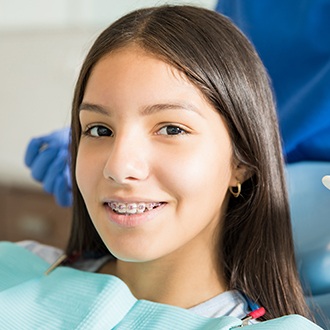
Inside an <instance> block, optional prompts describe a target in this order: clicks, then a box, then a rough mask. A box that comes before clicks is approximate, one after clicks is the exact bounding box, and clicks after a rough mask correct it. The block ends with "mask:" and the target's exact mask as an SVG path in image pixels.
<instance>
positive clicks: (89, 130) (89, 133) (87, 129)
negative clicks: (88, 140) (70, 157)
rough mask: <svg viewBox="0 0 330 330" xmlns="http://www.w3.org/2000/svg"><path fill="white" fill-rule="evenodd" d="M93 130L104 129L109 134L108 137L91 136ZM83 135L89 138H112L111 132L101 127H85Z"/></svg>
mask: <svg viewBox="0 0 330 330" xmlns="http://www.w3.org/2000/svg"><path fill="white" fill-rule="evenodd" d="M93 129H104V130H106V131H108V132H110V135H100V136H95V135H93V134H92V130H93ZM83 135H85V136H89V137H94V138H101V137H104V136H110V137H112V136H113V131H112V130H111V129H109V128H107V127H105V126H103V125H93V126H89V127H87V128H86V129H85V130H84V131H83Z"/></svg>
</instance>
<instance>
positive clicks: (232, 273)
mask: <svg viewBox="0 0 330 330" xmlns="http://www.w3.org/2000/svg"><path fill="white" fill-rule="evenodd" d="M133 43H134V44H136V45H138V46H139V47H141V48H142V49H144V50H145V51H146V52H148V53H150V54H152V55H154V56H156V57H158V58H160V59H162V60H163V61H165V62H167V63H169V64H170V65H172V66H173V67H175V68H176V69H178V70H179V71H180V72H182V73H183V74H184V75H186V77H187V78H188V79H189V80H190V81H191V83H193V84H194V85H195V86H197V87H198V88H199V89H200V90H201V92H202V93H203V94H204V96H205V97H206V99H207V100H208V101H209V102H210V104H212V105H213V107H214V108H215V109H216V110H217V111H218V112H219V113H220V115H221V116H222V117H223V118H224V119H225V121H226V123H227V125H228V128H229V134H230V136H231V139H232V144H233V150H234V158H235V159H236V160H237V161H238V162H240V163H243V164H245V165H246V166H248V168H249V169H250V172H251V177H250V178H249V179H248V180H247V181H246V182H244V184H243V185H242V194H241V195H240V196H239V197H238V198H234V197H231V199H230V201H229V205H228V210H227V214H226V216H225V219H224V220H223V225H222V231H221V238H219V246H218V251H219V256H221V258H219V262H220V263H221V266H220V267H221V269H224V273H225V278H226V280H227V282H228V286H229V289H237V290H240V291H242V292H244V293H245V294H247V295H248V296H249V297H250V298H251V299H253V300H254V301H256V302H257V303H259V304H260V305H262V306H264V307H265V308H266V310H267V312H268V313H267V314H266V318H273V317H279V316H282V315H286V314H292V313H297V314H301V315H304V316H308V308H307V307H306V304H305V301H304V297H303V294H302V289H301V286H300V282H299V279H298V275H297V271H296V265H295V258H294V249H293V241H292V233H291V222H290V215H289V207H288V200H287V193H286V186H285V180H284V172H283V160H282V156H281V155H282V150H281V143H280V138H279V133H278V127H277V118H276V113H275V109H274V101H273V97H272V92H271V89H270V85H269V79H268V76H267V74H266V72H265V69H264V67H263V65H262V63H261V61H260V60H259V57H258V56H257V54H256V52H255V50H254V48H253V47H252V46H251V44H250V43H249V42H248V41H247V39H246V38H245V37H244V36H243V35H242V33H241V32H240V31H239V30H238V29H237V28H236V27H235V26H234V25H233V24H232V23H231V22H230V20H229V19H227V18H225V17H224V16H222V15H220V14H218V13H216V12H213V11H211V10H207V9H203V8H196V7H191V6H161V7H155V8H147V9H140V10H137V11H134V12H132V13H130V14H127V15H126V16H124V17H122V18H121V19H119V20H117V21H116V22H115V23H113V24H112V25H111V26H110V27H109V28H107V29H106V30H105V31H104V32H103V33H101V35H100V36H99V37H98V39H97V40H96V41H95V43H94V45H93V46H92V48H91V50H90V52H89V54H88V55H87V57H86V60H85V62H84V64H83V66H82V69H81V72H80V76H79V78H78V81H77V85H76V89H75V93H74V100H73V108H72V127H71V128H72V136H71V139H72V141H71V149H72V155H71V156H72V177H73V180H72V181H73V196H74V206H73V225H72V232H71V237H70V241H69V244H68V247H67V253H68V254H69V255H70V254H72V253H74V252H77V251H78V252H81V253H89V252H93V253H94V254H96V255H97V254H106V253H110V252H109V251H108V250H107V249H106V247H105V245H104V243H103V242H102V240H101V238H100V236H99V235H98V233H97V232H96V230H95V228H94V226H93V224H92V221H91V219H90V217H89V214H88V212H87V209H86V206H85V203H84V201H83V198H82V196H81V194H80V192H79V189H78V187H77V185H76V180H75V165H76V157H77V151H78V147H79V140H80V135H81V128H80V124H79V117H78V115H79V110H78V109H79V106H80V104H81V102H82V99H83V96H84V92H85V88H86V84H87V81H88V79H89V76H90V74H91V71H92V70H93V68H94V66H95V64H96V63H97V62H98V61H99V60H100V59H101V58H103V57H104V56H106V55H107V54H109V53H110V52H111V51H113V50H116V49H118V48H121V47H125V46H127V45H129V44H133ZM209 198H210V197H209ZM220 242H221V243H220Z"/></svg>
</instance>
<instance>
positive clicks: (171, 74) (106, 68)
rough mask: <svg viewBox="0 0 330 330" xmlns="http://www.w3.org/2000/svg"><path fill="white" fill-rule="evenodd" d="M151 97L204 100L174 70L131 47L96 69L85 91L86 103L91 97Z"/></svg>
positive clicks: (109, 58) (193, 87) (103, 62)
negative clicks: (193, 96) (196, 98)
mask: <svg viewBox="0 0 330 330" xmlns="http://www.w3.org/2000/svg"><path fill="white" fill-rule="evenodd" d="M137 91H138V92H139V93H140V94H141V95H143V94H147V96H148V98H150V100H151V99H152V97H153V96H154V97H158V98H162V97H163V98H165V99H166V98H170V97H174V96H175V97H179V98H180V97H181V98H184V97H187V96H188V94H194V95H195V97H199V98H203V99H204V101H206V102H207V100H206V98H205V97H204V95H203V94H202V92H201V91H200V90H199V89H198V88H197V87H196V86H195V85H194V84H193V83H192V82H190V81H189V80H188V78H187V77H186V75H185V74H184V73H182V72H181V71H179V70H178V69H176V68H175V67H174V66H172V65H170V64H169V63H167V62H165V61H164V60H162V59H160V58H159V57H158V56H155V55H153V54H151V53H149V52H147V51H145V50H143V49H142V48H140V47H138V46H135V45H130V46H127V47H124V48H120V49H118V50H115V51H113V52H111V53H109V54H107V55H106V56H104V57H103V58H102V59H101V60H99V61H98V62H97V63H96V65H95V66H94V68H93V70H92V72H91V75H90V77H89V79H88V82H87V86H86V89H85V93H84V94H85V95H84V100H85V99H86V98H87V99H89V98H90V97H92V96H93V97H94V96H98V97H99V98H104V97H106V96H109V97H110V96H112V97H114V96H116V95H125V94H126V95H129V93H130V94H131V98H133V97H134V96H137V95H136V94H137V93H136V92H137Z"/></svg>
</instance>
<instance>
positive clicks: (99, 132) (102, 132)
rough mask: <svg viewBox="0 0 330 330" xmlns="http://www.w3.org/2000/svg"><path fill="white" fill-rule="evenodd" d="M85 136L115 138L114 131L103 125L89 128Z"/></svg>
mask: <svg viewBox="0 0 330 330" xmlns="http://www.w3.org/2000/svg"><path fill="white" fill-rule="evenodd" d="M85 134H86V135H89V136H93V137H102V136H113V132H112V130H110V129H109V128H107V127H105V126H101V125H96V126H92V127H89V128H88V129H87V131H86V133H85Z"/></svg>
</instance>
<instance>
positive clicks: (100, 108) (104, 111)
mask: <svg viewBox="0 0 330 330" xmlns="http://www.w3.org/2000/svg"><path fill="white" fill-rule="evenodd" d="M78 110H79V112H80V111H81V110H88V111H92V112H97V113H100V114H102V115H106V116H109V115H110V111H108V110H107V109H106V108H105V107H103V106H101V105H98V104H93V103H85V102H83V103H81V104H80V106H79V109H78Z"/></svg>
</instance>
